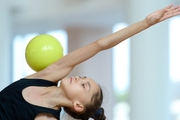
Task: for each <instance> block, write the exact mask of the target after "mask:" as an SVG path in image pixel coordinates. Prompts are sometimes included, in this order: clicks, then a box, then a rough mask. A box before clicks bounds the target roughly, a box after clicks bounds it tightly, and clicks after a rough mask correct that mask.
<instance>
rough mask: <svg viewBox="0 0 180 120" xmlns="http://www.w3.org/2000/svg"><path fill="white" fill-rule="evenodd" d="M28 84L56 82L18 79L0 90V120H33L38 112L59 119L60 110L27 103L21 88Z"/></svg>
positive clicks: (52, 84) (47, 84)
mask: <svg viewBox="0 0 180 120" xmlns="http://www.w3.org/2000/svg"><path fill="white" fill-rule="evenodd" d="M29 86H42V87H48V86H56V83H54V82H50V81H47V80H42V79H31V80H30V79H26V78H23V79H20V80H18V81H16V82H14V83H12V84H11V85H9V86H8V87H6V88H5V89H3V90H2V91H1V92H0V120H34V119H35V117H36V116H37V115H38V114H39V113H50V114H52V115H54V116H55V117H56V118H57V119H58V120H59V115H60V111H61V109H60V110H54V109H50V108H46V107H41V106H37V105H33V104H30V103H28V102H27V101H26V100H25V99H24V98H23V96H22V90H23V89H24V88H26V87H29Z"/></svg>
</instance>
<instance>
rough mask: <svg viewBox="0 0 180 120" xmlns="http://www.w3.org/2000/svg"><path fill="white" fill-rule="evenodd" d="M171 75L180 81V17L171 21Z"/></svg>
mask: <svg viewBox="0 0 180 120" xmlns="http://www.w3.org/2000/svg"><path fill="white" fill-rule="evenodd" d="M170 77H171V79H172V81H174V82H177V81H180V17H174V18H172V19H171V21H170Z"/></svg>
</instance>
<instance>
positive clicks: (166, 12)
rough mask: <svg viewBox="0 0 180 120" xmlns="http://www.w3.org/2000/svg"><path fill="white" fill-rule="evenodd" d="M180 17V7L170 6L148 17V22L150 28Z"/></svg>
mask: <svg viewBox="0 0 180 120" xmlns="http://www.w3.org/2000/svg"><path fill="white" fill-rule="evenodd" d="M177 15H180V6H174V5H169V6H167V7H165V8H163V9H160V10H157V11H155V12H153V13H151V14H150V15H148V16H147V17H146V19H145V20H146V22H147V24H148V25H149V26H151V25H154V24H156V23H158V22H161V21H163V20H166V19H168V18H171V17H173V16H177Z"/></svg>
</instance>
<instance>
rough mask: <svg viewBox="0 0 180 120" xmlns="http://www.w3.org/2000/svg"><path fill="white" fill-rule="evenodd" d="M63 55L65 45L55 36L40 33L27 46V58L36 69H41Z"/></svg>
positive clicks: (29, 63)
mask: <svg viewBox="0 0 180 120" xmlns="http://www.w3.org/2000/svg"><path fill="white" fill-rule="evenodd" d="M62 57H63V47H62V45H61V43H60V42H59V41H58V40H57V39H56V38H55V37H53V36H51V35H48V34H40V35H38V36H36V37H34V38H33V39H31V40H30V42H29V43H28V44H27V46H26V50H25V58H26V61H27V63H28V65H29V66H30V67H31V68H32V69H33V70H34V71H40V70H42V69H44V68H46V67H47V66H49V65H50V64H52V63H54V62H56V61H57V60H59V59H60V58H62Z"/></svg>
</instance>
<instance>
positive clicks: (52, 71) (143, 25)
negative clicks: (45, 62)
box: [28, 5, 180, 82]
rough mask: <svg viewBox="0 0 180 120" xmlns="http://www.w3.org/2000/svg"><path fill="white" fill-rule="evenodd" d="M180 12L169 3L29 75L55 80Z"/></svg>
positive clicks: (179, 9) (179, 8)
mask: <svg viewBox="0 0 180 120" xmlns="http://www.w3.org/2000/svg"><path fill="white" fill-rule="evenodd" d="M179 14H180V7H179V6H174V5H169V6H167V7H165V8H163V9H161V10H158V11H155V12H153V13H152V14H150V15H148V16H147V17H146V18H145V19H144V20H142V21H140V22H137V23H135V24H132V25H130V26H129V27H126V28H124V29H122V30H119V31H117V32H115V33H113V34H110V35H108V36H106V37H103V38H101V39H98V40H97V41H95V42H93V43H91V44H89V45H87V46H84V47H82V48H79V49H77V50H75V51H73V52H71V53H69V54H68V55H66V56H65V57H63V58H61V59H60V60H58V61H57V62H55V63H54V64H52V65H50V66H48V67H47V68H45V69H44V70H42V71H40V72H38V73H35V74H33V75H30V76H28V77H35V78H43V79H48V80H51V81H54V82H57V81H58V80H59V79H61V78H63V77H65V76H66V75H68V74H69V73H70V72H71V70H72V69H73V68H74V67H75V66H76V65H78V64H79V63H81V62H83V61H85V60H87V59H89V58H91V57H93V56H94V55H96V54H97V53H98V52H100V51H102V50H105V49H109V48H112V47H114V46H115V45H117V44H119V43H121V42H122V41H124V40H126V39H127V38H129V37H131V36H133V35H135V34H137V33H139V32H141V31H143V30H144V29H147V28H149V27H150V26H152V25H154V24H156V23H159V22H161V21H163V20H166V19H168V18H171V17H173V16H176V15H179Z"/></svg>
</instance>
